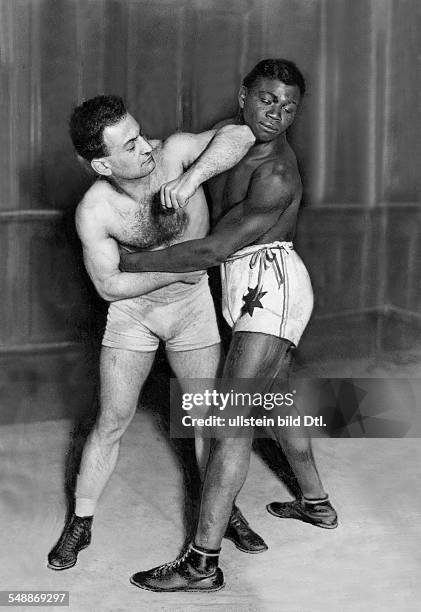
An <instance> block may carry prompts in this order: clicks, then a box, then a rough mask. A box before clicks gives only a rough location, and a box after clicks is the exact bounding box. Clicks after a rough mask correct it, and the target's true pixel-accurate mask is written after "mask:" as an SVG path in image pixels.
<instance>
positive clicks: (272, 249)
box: [221, 242, 313, 346]
mask: <svg viewBox="0 0 421 612" xmlns="http://www.w3.org/2000/svg"><path fill="white" fill-rule="evenodd" d="M221 278H222V311H223V314H224V317H225V319H226V321H227V322H228V323H229V325H231V327H232V328H233V331H234V332H237V331H248V332H262V333H265V334H270V335H273V336H278V337H280V338H285V339H286V340H289V341H290V342H292V343H293V344H295V346H297V345H298V342H299V340H300V338H301V335H302V333H303V331H304V329H305V328H306V325H307V323H308V321H309V319H310V316H311V312H312V310H313V289H312V287H311V281H310V277H309V275H308V272H307V270H306V267H305V265H304V263H303V261H302V259H301V258H300V256H299V255H298V254H297V253H296V251H294V247H293V244H292V242H273V243H271V244H256V245H252V246H249V247H245V248H244V249H240V250H239V251H237V252H236V253H234V254H233V255H231V257H230V258H229V259H227V261H226V262H225V263H223V264H222V266H221Z"/></svg>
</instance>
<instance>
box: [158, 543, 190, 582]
mask: <svg viewBox="0 0 421 612" xmlns="http://www.w3.org/2000/svg"><path fill="white" fill-rule="evenodd" d="M189 554H190V549H188V550H186V552H185V553H184V554H183V555H181V556H180V557H177V559H175V561H171V562H170V563H164V564H163V565H160V566H159V567H157V568H156V570H155V571H154V572H153V575H154V576H164V575H166V574H168V573H170V572H172V571H174V570H177V569H179V567H180V566H181V564H182V563H184V562H185V561H186V559H187V557H188V556H189Z"/></svg>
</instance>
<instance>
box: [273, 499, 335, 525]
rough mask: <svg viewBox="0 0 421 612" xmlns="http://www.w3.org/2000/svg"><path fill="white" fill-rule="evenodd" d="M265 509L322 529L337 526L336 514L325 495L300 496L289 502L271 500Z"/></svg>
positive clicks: (274, 514) (279, 515) (275, 514)
mask: <svg viewBox="0 0 421 612" xmlns="http://www.w3.org/2000/svg"><path fill="white" fill-rule="evenodd" d="M266 509H267V511H268V512H270V514H273V516H277V517H278V518H292V519H297V520H299V521H304V523H311V525H314V526H315V527H322V529H335V528H336V527H337V526H338V515H337V514H336V510H335V508H334V507H333V506H332V504H331V503H330V501H329V498H328V497H327V496H326V497H323V498H321V499H306V498H305V497H302V498H301V499H295V500H294V501H289V502H272V503H271V504H268V505H267V506H266Z"/></svg>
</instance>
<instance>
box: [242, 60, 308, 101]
mask: <svg viewBox="0 0 421 612" xmlns="http://www.w3.org/2000/svg"><path fill="white" fill-rule="evenodd" d="M260 77H263V78H266V79H278V80H279V81H282V82H283V83H285V85H296V86H297V87H298V89H299V90H300V94H301V96H304V94H305V91H306V82H305V80H304V77H303V75H302V74H301V72H300V70H299V69H298V68H297V66H296V65H295V64H294V62H290V61H289V60H286V59H264V60H261V61H260V62H259V63H258V64H256V66H255V67H254V68H253V69H252V70H251V71H250V72H249V73H248V74H247V75H246V76H245V77H244V79H243V85H244V87H252V86H253V85H254V84H255V82H256V81H257V79H259V78H260Z"/></svg>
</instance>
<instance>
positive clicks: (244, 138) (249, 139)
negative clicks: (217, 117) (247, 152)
mask: <svg viewBox="0 0 421 612" xmlns="http://www.w3.org/2000/svg"><path fill="white" fill-rule="evenodd" d="M221 132H226V133H230V132H232V134H233V135H236V136H237V137H238V138H239V139H241V142H242V143H244V145H247V146H248V147H251V146H252V145H254V143H255V142H256V137H255V135H254V134H253V132H252V130H251V129H250V128H249V126H248V125H231V124H230V125H225V126H224V127H222V128H221Z"/></svg>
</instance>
